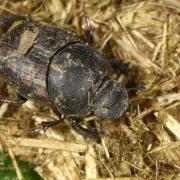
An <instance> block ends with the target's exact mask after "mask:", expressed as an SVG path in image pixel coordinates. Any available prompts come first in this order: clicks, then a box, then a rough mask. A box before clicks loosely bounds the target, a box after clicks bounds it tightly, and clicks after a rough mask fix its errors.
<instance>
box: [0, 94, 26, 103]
mask: <svg viewBox="0 0 180 180" xmlns="http://www.w3.org/2000/svg"><path fill="white" fill-rule="evenodd" d="M0 102H2V103H8V104H23V103H25V102H26V99H25V98H24V97H22V96H20V95H18V98H17V99H9V98H4V97H1V96H0Z"/></svg>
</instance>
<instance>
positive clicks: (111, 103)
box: [92, 80, 128, 119]
mask: <svg viewBox="0 0 180 180" xmlns="http://www.w3.org/2000/svg"><path fill="white" fill-rule="evenodd" d="M92 107H93V110H94V114H96V115H97V116H99V117H102V118H105V119H117V118H120V117H121V116H122V114H123V113H124V112H125V111H126V109H127V107H128V93H127V90H126V89H125V87H122V85H121V84H120V83H118V82H117V81H114V80H109V81H106V82H105V83H104V85H103V86H102V87H101V88H100V89H99V90H98V91H97V92H96V95H95V96H94V98H93V100H92Z"/></svg>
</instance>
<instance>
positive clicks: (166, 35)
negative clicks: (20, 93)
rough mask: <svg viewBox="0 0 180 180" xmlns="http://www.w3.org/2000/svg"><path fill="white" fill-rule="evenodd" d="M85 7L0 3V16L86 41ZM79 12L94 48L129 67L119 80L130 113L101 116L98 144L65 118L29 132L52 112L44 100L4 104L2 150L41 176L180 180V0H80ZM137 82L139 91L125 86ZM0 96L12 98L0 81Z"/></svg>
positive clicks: (74, 1)
mask: <svg viewBox="0 0 180 180" xmlns="http://www.w3.org/2000/svg"><path fill="white" fill-rule="evenodd" d="M83 10H84V1H83V0H67V1H65V0H17V1H16V0H1V1H0V16H5V15H25V16H30V17H31V19H32V20H33V21H35V22H40V23H43V24H47V25H49V26H55V27H58V28H60V29H64V30H67V31H70V32H73V33H75V34H77V36H79V37H80V38H82V39H83V40H84V41H87V38H86V36H85V33H84V30H83V28H82V27H84V26H85V25H86V21H85V18H84V11H83ZM85 12H86V14H87V16H88V19H89V22H90V24H91V28H92V30H93V36H94V46H95V48H96V49H98V51H99V52H102V53H103V54H104V55H105V56H106V57H107V58H108V59H112V58H116V59H121V61H122V62H123V63H127V64H128V67H129V72H128V75H127V76H124V75H121V76H120V77H119V78H121V79H122V82H123V84H124V85H125V86H126V87H127V89H129V97H130V102H129V107H128V110H127V111H126V113H125V114H124V115H123V117H122V118H121V119H119V120H117V121H103V126H104V128H105V129H106V132H105V133H104V134H102V135H101V141H100V142H96V141H94V140H89V139H84V138H83V137H82V136H80V135H79V134H77V133H76V132H75V131H74V130H73V129H72V128H71V127H70V124H69V122H68V119H66V120H65V122H64V123H62V124H60V125H59V126H57V127H55V128H50V129H48V130H47V131H46V132H41V133H39V134H37V135H35V136H34V137H27V136H26V135H25V134H24V132H25V131H26V130H28V129H30V128H32V127H37V126H38V125H39V124H40V123H41V122H44V121H49V120H56V119H58V116H57V115H56V114H55V113H54V112H53V110H52V109H51V107H50V106H48V105H46V104H44V103H41V104H39V103H38V102H32V101H27V102H25V103H24V104H23V105H18V106H13V105H8V104H6V103H2V104H1V106H0V145H1V148H2V149H3V150H7V151H8V152H11V153H10V155H11V157H14V156H15V157H16V159H13V161H16V160H17V159H23V160H26V161H28V162H29V163H30V164H31V165H32V167H34V169H35V170H36V171H37V172H38V173H39V174H40V175H41V176H42V177H43V178H44V179H47V180H49V179H60V180H66V179H75V180H76V179H89V180H90V179H91V180H96V179H97V180H98V179H99V180H100V179H105V180H106V179H108V180H109V179H123V180H131V179H133V180H134V179H157V180H159V179H176V180H178V179H180V1H179V0H145V1H143V0H103V1H101V0H91V1H86V0H85ZM1 36H3V32H2V31H1ZM139 85H143V86H144V87H145V88H144V90H143V91H140V92H139V91H134V92H133V91H131V90H130V88H134V87H137V86H139ZM0 93H1V95H2V96H5V97H7V96H8V97H11V98H15V97H16V93H15V91H14V88H13V87H11V86H9V85H8V84H7V83H6V81H5V80H4V79H2V78H1V79H0ZM83 120H84V121H83V122H82V125H84V126H86V124H88V123H87V122H90V123H91V122H92V123H94V124H95V126H96V127H97V128H99V122H100V121H101V120H100V119H99V118H98V117H96V116H87V117H83ZM85 122H86V123H85ZM14 164H16V163H14ZM15 169H16V171H17V174H18V178H19V179H21V178H22V175H21V171H20V169H19V167H18V166H15Z"/></svg>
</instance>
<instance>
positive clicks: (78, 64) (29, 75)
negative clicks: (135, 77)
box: [0, 16, 128, 138]
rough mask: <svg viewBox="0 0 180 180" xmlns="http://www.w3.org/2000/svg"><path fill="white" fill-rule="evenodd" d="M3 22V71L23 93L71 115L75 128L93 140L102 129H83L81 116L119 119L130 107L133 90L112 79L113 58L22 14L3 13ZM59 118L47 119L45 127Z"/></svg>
mask: <svg viewBox="0 0 180 180" xmlns="http://www.w3.org/2000/svg"><path fill="white" fill-rule="evenodd" d="M0 26H1V27H3V28H7V27H10V29H8V31H7V32H6V34H5V35H4V36H3V38H2V39H1V42H0V73H1V75H3V76H4V77H5V78H6V80H7V81H8V82H9V83H10V84H11V85H13V86H14V87H16V91H17V93H18V94H19V95H20V96H21V97H23V98H25V99H31V100H35V101H46V102H50V103H51V104H52V105H53V106H54V107H55V108H56V109H57V110H58V112H60V113H61V114H62V116H60V119H61V120H62V119H64V115H68V116H69V117H70V120H71V124H72V127H73V128H74V129H75V130H76V131H78V132H79V133H80V134H81V135H83V136H86V137H89V138H96V137H97V135H98V133H97V132H96V131H95V132H94V131H91V130H89V129H85V128H83V127H81V126H80V125H79V124H78V116H79V115H88V114H90V113H91V112H94V114H95V115H97V116H98V117H101V118H104V119H111V120H113V119H118V118H120V117H121V116H122V114H123V113H124V112H125V111H126V109H127V107H128V93H127V90H126V88H125V87H123V86H122V84H121V83H119V82H118V80H117V79H112V67H111V63H109V62H110V61H108V60H106V59H105V57H104V56H103V55H101V54H100V53H98V52H97V51H96V49H95V48H94V47H92V46H91V45H88V44H87V43H83V42H82V40H81V39H79V38H77V37H75V36H74V35H73V34H71V33H69V32H65V31H62V30H60V29H57V28H53V27H49V26H46V25H42V24H38V23H34V22H32V21H31V20H29V19H27V18H26V17H22V16H13V17H1V19H0ZM120 68H121V67H120ZM1 101H4V102H12V103H13V102H14V103H18V102H22V100H20V101H18V100H17V101H10V100H9V101H8V100H6V99H1ZM59 122H60V121H55V122H48V123H44V124H42V128H43V129H46V128H48V127H51V126H53V125H55V124H57V123H59Z"/></svg>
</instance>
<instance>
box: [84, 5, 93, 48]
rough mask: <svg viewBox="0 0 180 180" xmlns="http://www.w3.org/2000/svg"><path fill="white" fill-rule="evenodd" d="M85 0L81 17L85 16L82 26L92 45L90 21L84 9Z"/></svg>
mask: <svg viewBox="0 0 180 180" xmlns="http://www.w3.org/2000/svg"><path fill="white" fill-rule="evenodd" d="M85 5H86V4H85V2H84V4H83V17H84V18H85V24H83V25H82V28H83V30H84V32H85V34H86V36H87V39H88V43H89V44H91V45H93V44H94V37H93V30H92V27H91V23H90V20H89V17H88V15H87V11H86V6H85Z"/></svg>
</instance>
